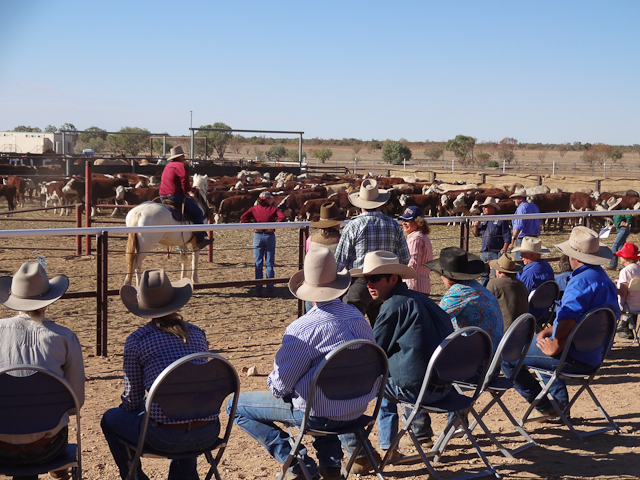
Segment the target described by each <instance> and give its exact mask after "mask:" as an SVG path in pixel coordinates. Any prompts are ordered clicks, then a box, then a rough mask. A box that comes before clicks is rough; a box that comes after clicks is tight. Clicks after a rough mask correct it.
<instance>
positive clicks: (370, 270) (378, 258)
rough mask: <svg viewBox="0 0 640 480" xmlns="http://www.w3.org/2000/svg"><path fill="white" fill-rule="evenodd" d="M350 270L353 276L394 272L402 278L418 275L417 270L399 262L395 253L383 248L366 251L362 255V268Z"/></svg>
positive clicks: (392, 273) (391, 273)
mask: <svg viewBox="0 0 640 480" xmlns="http://www.w3.org/2000/svg"><path fill="white" fill-rule="evenodd" d="M350 271H351V276H353V277H364V276H367V275H378V274H385V273H386V274H390V275H394V274H395V275H398V276H399V277H401V278H403V279H405V278H416V277H417V276H418V272H416V271H415V270H414V269H413V268H411V267H408V266H407V265H403V264H401V263H400V261H399V260H398V256H397V255H395V254H393V253H391V252H385V251H384V250H377V251H375V252H369V253H367V254H366V255H365V256H364V264H363V265H362V268H352V269H351V270H350Z"/></svg>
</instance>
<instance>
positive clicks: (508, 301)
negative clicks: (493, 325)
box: [487, 253, 529, 332]
mask: <svg viewBox="0 0 640 480" xmlns="http://www.w3.org/2000/svg"><path fill="white" fill-rule="evenodd" d="M489 264H490V265H491V268H492V269H493V270H495V272H496V278H492V279H491V280H489V283H488V284H487V290H489V291H490V292H491V293H493V294H494V295H495V297H496V298H497V299H498V303H499V304H500V311H501V312H502V322H503V327H504V331H505V332H506V331H507V329H508V328H509V326H511V324H512V323H513V321H514V320H515V319H516V318H518V317H519V316H520V315H522V314H523V313H529V292H528V291H527V287H526V286H525V285H524V283H522V282H521V281H520V280H518V279H517V278H516V273H518V272H521V271H522V267H521V266H519V265H518V264H517V263H516V261H515V260H514V258H513V257H512V256H511V255H510V254H508V253H505V254H504V255H502V256H501V257H500V258H499V259H498V260H491V261H490V262H489Z"/></svg>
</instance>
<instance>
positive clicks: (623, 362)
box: [0, 213, 640, 480]
mask: <svg viewBox="0 0 640 480" xmlns="http://www.w3.org/2000/svg"><path fill="white" fill-rule="evenodd" d="M28 215H33V217H32V218H36V215H38V216H39V217H41V216H42V215H43V214H42V213H39V214H23V217H27V216H28ZM46 215H48V216H49V217H51V218H54V217H53V214H52V213H49V214H46ZM35 226H38V227H39V228H59V227H60V226H61V224H52V223H45V224H41V223H38V224H35V223H27V222H21V223H18V222H11V221H8V222H7V221H4V223H3V224H2V229H3V230H10V229H24V228H33V227H35ZM70 226H71V225H70ZM567 237H568V231H565V232H564V233H563V234H559V235H549V236H545V237H544V239H543V243H544V245H545V246H552V245H554V244H556V243H559V242H560V241H562V240H565V239H566V238H567ZM215 238H216V242H215V255H214V262H213V263H211V264H210V263H207V262H206V258H203V259H202V261H201V267H202V268H201V270H200V271H201V281H203V282H209V281H223V280H241V279H246V280H249V279H252V278H253V259H252V252H251V233H250V232H247V231H225V232H221V233H216V234H215ZM431 239H432V242H433V244H434V252H435V253H436V254H437V252H439V251H440V249H441V248H443V247H445V246H451V245H457V244H458V229H457V227H446V226H440V225H436V226H434V227H433V229H432V233H431ZM629 241H634V242H638V241H640V238H639V236H638V235H632V236H631V238H630V239H629ZM612 242H613V238H610V239H609V240H608V243H609V244H611V243H612ZM73 244H74V243H73V238H69V237H64V238H63V237H58V238H53V237H46V238H45V237H36V238H1V237H0V259H1V263H0V274H1V275H12V274H13V273H14V272H15V270H16V269H17V267H18V266H19V265H20V264H21V263H22V262H23V261H28V260H34V259H35V258H36V257H40V258H42V257H44V261H45V262H46V264H47V266H48V272H49V275H51V276H53V275H57V274H60V273H64V274H66V275H67V276H69V278H70V281H71V287H70V291H83V290H91V289H93V288H95V282H96V277H95V268H96V267H95V256H94V255H90V256H81V257H74V256H73V252H72V251H54V250H48V248H50V247H58V248H60V247H68V248H73ZM277 244H278V250H277V253H276V277H278V278H285V277H289V276H290V275H291V274H293V273H294V272H295V271H296V270H297V258H298V256H297V251H298V233H297V231H295V230H283V231H278V232H277ZM10 247H12V248H15V247H19V248H22V250H13V249H9V248H10ZM110 247H111V248H112V249H114V250H117V249H120V250H121V249H123V248H124V241H122V240H115V239H113V240H111V243H110ZM478 249H479V243H478V241H477V240H475V239H472V244H471V251H477V250H478ZM552 250H553V249H552ZM159 251H160V250H159ZM554 255H555V253H554ZM123 257H124V255H123V254H121V253H117V252H114V253H113V254H112V255H110V257H109V269H110V275H111V276H110V280H109V287H110V288H118V287H119V286H120V285H121V284H122V281H123V277H124V274H123V271H124V261H123ZM144 265H145V267H150V266H163V267H164V268H165V269H166V270H167V271H168V272H169V276H170V277H171V278H177V276H178V272H177V270H179V264H178V258H177V256H172V257H171V258H170V259H167V257H166V254H162V253H160V254H158V255H153V256H151V258H149V259H147V260H146V261H145V264H144ZM554 267H557V264H554ZM432 284H433V285H434V295H433V298H434V300H436V301H438V300H439V297H440V295H442V293H444V288H443V286H442V283H441V281H440V279H439V278H437V277H436V276H434V277H433V278H432ZM276 291H277V294H276V297H275V298H272V299H262V298H255V297H254V296H253V295H252V291H251V289H250V288H248V287H244V288H225V289H219V290H213V291H212V290H198V291H196V292H195V294H194V296H193V298H192V299H191V301H190V302H189V304H187V306H186V307H184V308H183V309H182V314H183V315H184V317H185V319H187V320H189V321H191V322H193V323H195V324H196V325H198V326H200V327H201V328H203V329H204V331H205V332H206V334H207V338H208V340H209V342H210V348H211V351H213V352H215V353H219V354H220V355H222V356H224V357H225V358H227V359H229V360H230V361H231V362H232V363H233V365H234V366H235V367H236V369H237V370H238V371H239V372H241V371H242V369H243V368H244V367H251V366H254V365H255V366H256V367H257V370H258V376H255V377H247V376H246V375H244V374H242V373H240V378H241V389H242V391H250V390H264V389H266V376H267V375H268V374H269V372H270V370H271V366H272V361H273V357H274V354H275V352H276V350H277V349H278V347H279V345H280V342H281V338H282V334H283V332H284V329H285V328H286V326H287V325H288V324H289V323H291V322H292V321H293V320H294V319H295V318H296V311H297V301H296V300H295V299H294V297H293V296H292V295H291V294H290V293H289V291H288V288H287V287H286V286H285V285H279V286H278V287H277V289H276ZM48 313H49V315H48V316H49V317H50V318H52V319H54V320H55V321H56V322H59V323H61V324H63V325H66V326H68V327H70V328H72V329H73V330H74V331H76V333H77V334H78V337H79V338H80V341H81V343H82V345H83V351H84V357H85V368H86V377H87V384H86V401H85V405H84V407H83V409H82V457H83V465H84V478H86V479H105V480H115V479H117V478H119V477H118V474H117V471H116V467H115V464H114V462H113V460H112V458H111V456H110V453H109V450H108V448H107V445H106V443H105V441H104V437H103V435H102V432H101V430H100V418H101V415H102V413H103V412H104V411H105V410H107V409H108V408H111V407H114V406H117V405H118V403H119V396H120V394H121V392H122V388H123V380H122V351H123V345H124V340H125V339H126V337H127V336H128V335H129V334H130V333H131V332H132V331H134V330H135V329H136V328H138V327H140V326H142V324H143V322H144V320H142V319H140V318H137V317H134V316H133V315H131V314H129V313H127V312H126V311H125V309H124V308H123V306H122V304H121V302H120V300H119V298H118V297H110V299H109V330H108V335H109V341H108V355H107V356H106V357H98V356H96V347H95V345H96V327H95V325H96V317H95V300H94V299H83V300H60V301H58V302H56V303H55V304H54V305H52V306H51V307H50V310H49V312H48ZM0 315H2V317H3V318H5V317H9V316H11V315H12V312H11V311H9V310H7V309H5V308H3V307H0ZM639 359H640V348H639V347H638V346H637V345H634V346H632V345H631V341H630V340H620V339H618V340H617V341H616V343H615V345H614V349H613V351H612V354H611V356H610V358H609V359H608V360H607V362H606V363H605V365H604V367H603V369H602V371H601V375H600V377H599V379H598V380H597V382H596V385H595V387H594V391H595V393H596V395H597V396H598V398H599V399H600V400H601V402H602V404H603V405H604V407H605V408H606V409H607V411H608V412H609V413H610V414H611V415H612V416H613V417H614V419H615V421H616V422H617V423H618V425H619V426H620V428H621V429H622V434H614V433H611V432H609V433H605V434H600V435H596V436H593V437H590V438H589V439H588V441H587V442H581V441H580V440H578V439H577V438H574V437H573V436H572V435H571V434H570V432H569V431H568V430H567V429H566V428H560V427H559V426H547V425H537V426H536V425H534V424H529V425H528V426H527V430H528V431H529V432H530V433H531V435H532V437H533V438H534V440H535V441H536V442H537V443H538V446H537V447H534V448H530V449H528V450H525V451H524V452H522V453H521V454H520V455H519V456H518V458H517V459H515V460H508V459H505V458H504V457H502V456H501V455H500V453H499V451H498V450H497V449H496V448H495V447H494V446H493V445H492V444H490V442H488V440H487V439H486V438H484V437H483V435H481V434H480V433H479V432H478V439H479V441H480V444H481V446H482V448H483V450H484V451H485V452H486V453H487V455H488V457H489V459H490V461H491V462H492V463H493V464H494V465H495V466H496V467H497V469H498V472H499V473H500V474H501V475H502V476H504V477H510V478H523V479H524V478H527V479H530V478H533V479H560V478H566V479H586V478H589V479H591V478H593V479H605V478H606V479H618V478H624V479H627V478H640V473H638V472H639V471H640V469H639V465H640V461H639V460H638V455H637V454H638V452H639V450H640V434H639V428H640V406H639V404H638V401H637V399H638V397H639V396H640V384H639V382H638V380H639V378H640V367H639V365H638V361H639ZM575 388H576V387H574V386H570V392H571V391H575ZM486 401H487V398H486V397H484V396H483V397H482V398H481V399H480V403H481V404H484V403H485V402H486ZM505 401H506V404H507V406H508V407H509V408H510V409H511V411H512V412H514V416H515V417H516V418H520V416H521V415H522V414H523V413H524V409H525V406H526V405H525V402H524V401H523V400H522V398H521V397H520V396H519V395H518V394H517V393H515V392H509V393H508V394H507V395H506V396H505ZM571 413H572V415H573V416H574V417H576V418H579V419H580V421H579V423H578V428H579V429H587V428H593V427H595V426H602V425H603V424H604V421H603V420H601V419H600V418H599V416H598V412H597V409H596V408H595V406H594V405H593V403H592V402H591V400H590V399H589V398H588V397H587V396H586V395H584V396H583V397H581V399H580V400H579V402H578V403H577V405H576V406H575V407H574V408H573V409H572V412H571ZM221 417H222V419H223V424H224V423H225V422H226V418H225V415H224V414H222V415H221ZM485 420H486V421H487V424H488V426H489V428H490V429H491V430H492V431H493V432H497V433H498V434H499V438H500V440H501V441H503V442H504V443H505V444H506V445H507V446H508V447H510V448H514V447H516V446H518V445H519V444H521V438H519V436H518V435H517V434H516V433H515V432H513V430H512V429H510V428H509V425H508V421H507V420H506V418H504V417H503V415H502V414H501V413H500V412H499V410H495V409H494V410H492V411H491V412H489V414H488V415H487V416H486V417H485ZM444 424H445V419H444V417H443V416H435V417H434V418H433V425H434V429H435V430H438V429H442V427H443V426H444ZM375 435H376V431H375V430H374V434H373V436H374V437H375ZM373 444H374V446H375V445H377V442H376V440H375V439H373ZM452 445H453V447H452V448H450V449H449V450H448V453H447V455H446V456H445V457H444V458H443V459H442V462H441V463H438V464H436V465H435V468H436V470H437V471H438V473H439V474H441V475H442V476H443V478H449V477H451V476H454V475H456V474H460V473H462V472H463V471H469V472H473V471H477V470H479V469H480V468H481V465H480V463H479V461H478V459H477V457H476V455H475V454H474V453H473V452H472V451H471V450H470V449H469V447H468V443H467V442H465V441H464V440H462V439H458V440H454V441H453V444H452ZM411 450H412V449H405V450H403V451H404V453H410V452H411ZM199 462H200V463H199V473H200V475H201V476H204V473H205V472H206V469H207V468H206V461H205V460H204V459H203V458H201V459H200V460H199ZM143 468H144V470H145V472H146V473H147V474H148V475H149V477H150V478H152V479H163V478H166V475H167V472H168V461H166V460H152V459H145V460H143ZM277 472H278V464H277V463H276V462H275V461H274V460H273V459H271V458H270V457H269V456H268V455H267V454H266V452H265V451H264V450H263V449H262V448H260V447H259V446H258V445H257V444H256V443H255V442H254V441H253V440H252V439H251V438H249V437H248V436H247V435H246V434H244V433H243V432H242V431H241V430H240V429H238V428H234V430H233V432H232V437H231V441H230V444H229V447H228V449H227V451H226V453H225V456H224V460H223V462H222V465H221V467H220V474H221V476H222V477H223V478H224V479H230V480H258V479H271V478H273V477H274V476H275V475H276V474H277ZM425 475H427V472H426V469H424V468H422V467H421V466H420V465H407V466H394V467H390V468H389V469H388V470H386V471H385V476H387V477H398V478H407V479H412V478H418V477H423V478H424V476H425ZM0 478H2V477H1V476H0ZM42 478H44V477H42ZM372 478H373V477H372Z"/></svg>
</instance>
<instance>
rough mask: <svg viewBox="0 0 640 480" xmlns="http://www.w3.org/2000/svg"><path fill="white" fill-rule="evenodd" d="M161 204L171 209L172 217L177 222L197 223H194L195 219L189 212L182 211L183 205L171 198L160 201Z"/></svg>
mask: <svg viewBox="0 0 640 480" xmlns="http://www.w3.org/2000/svg"><path fill="white" fill-rule="evenodd" d="M160 203H162V204H163V205H165V206H166V207H167V208H168V209H169V211H170V212H171V215H172V216H173V218H174V219H175V220H176V221H177V222H185V223H186V222H189V223H195V222H194V221H193V218H191V215H189V214H188V213H187V212H183V211H182V203H176V202H174V201H173V200H171V199H169V198H163V199H160Z"/></svg>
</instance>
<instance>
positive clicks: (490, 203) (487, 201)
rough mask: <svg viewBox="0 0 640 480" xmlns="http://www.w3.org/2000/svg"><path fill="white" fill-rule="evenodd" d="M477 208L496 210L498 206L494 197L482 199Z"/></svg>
mask: <svg viewBox="0 0 640 480" xmlns="http://www.w3.org/2000/svg"><path fill="white" fill-rule="evenodd" d="M478 206H479V207H493V208H496V207H497V206H498V199H497V198H494V197H487V198H485V199H484V202H482V203H481V204H480V205H478Z"/></svg>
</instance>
